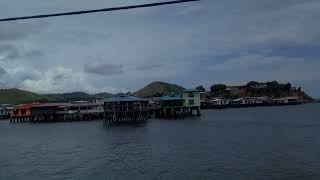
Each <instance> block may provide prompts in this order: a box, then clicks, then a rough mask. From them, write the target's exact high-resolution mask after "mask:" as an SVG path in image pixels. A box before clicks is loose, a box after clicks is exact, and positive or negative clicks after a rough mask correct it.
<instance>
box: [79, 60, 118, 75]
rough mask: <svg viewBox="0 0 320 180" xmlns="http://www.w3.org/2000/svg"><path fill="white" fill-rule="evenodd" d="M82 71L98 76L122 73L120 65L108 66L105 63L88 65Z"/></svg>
mask: <svg viewBox="0 0 320 180" xmlns="http://www.w3.org/2000/svg"><path fill="white" fill-rule="evenodd" d="M84 71H85V72H86V73H91V74H98V75H119V74H123V73H124V70H123V66H122V65H115V64H108V63H105V62H93V63H88V64H86V65H85V66H84Z"/></svg>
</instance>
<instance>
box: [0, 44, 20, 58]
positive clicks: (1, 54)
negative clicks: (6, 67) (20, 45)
mask: <svg viewBox="0 0 320 180" xmlns="http://www.w3.org/2000/svg"><path fill="white" fill-rule="evenodd" d="M18 57H20V53H19V52H18V50H17V48H16V47H14V46H12V45H6V44H5V45H1V44H0V58H2V59H4V60H6V59H16V58H18ZM0 60H1V59H0Z"/></svg>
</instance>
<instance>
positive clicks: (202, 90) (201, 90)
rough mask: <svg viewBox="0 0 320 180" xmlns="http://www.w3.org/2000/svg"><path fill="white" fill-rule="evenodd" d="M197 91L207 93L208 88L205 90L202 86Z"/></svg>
mask: <svg viewBox="0 0 320 180" xmlns="http://www.w3.org/2000/svg"><path fill="white" fill-rule="evenodd" d="M196 90H198V91H200V92H206V88H204V87H203V86H202V85H200V86H198V87H196Z"/></svg>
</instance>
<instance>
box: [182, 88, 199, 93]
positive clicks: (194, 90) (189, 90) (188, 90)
mask: <svg viewBox="0 0 320 180" xmlns="http://www.w3.org/2000/svg"><path fill="white" fill-rule="evenodd" d="M183 92H200V91H199V90H197V89H186V90H184V91H183Z"/></svg>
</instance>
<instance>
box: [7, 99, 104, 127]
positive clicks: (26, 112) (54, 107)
mask: <svg viewBox="0 0 320 180" xmlns="http://www.w3.org/2000/svg"><path fill="white" fill-rule="evenodd" d="M103 112H104V111H103V104H101V103H87V102H84V103H43V104H39V103H34V104H25V105H18V106H16V107H15V108H14V109H13V111H12V116H11V119H10V121H11V122H12V123H20V122H63V121H84V120H94V119H101V118H102V117H103Z"/></svg>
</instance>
